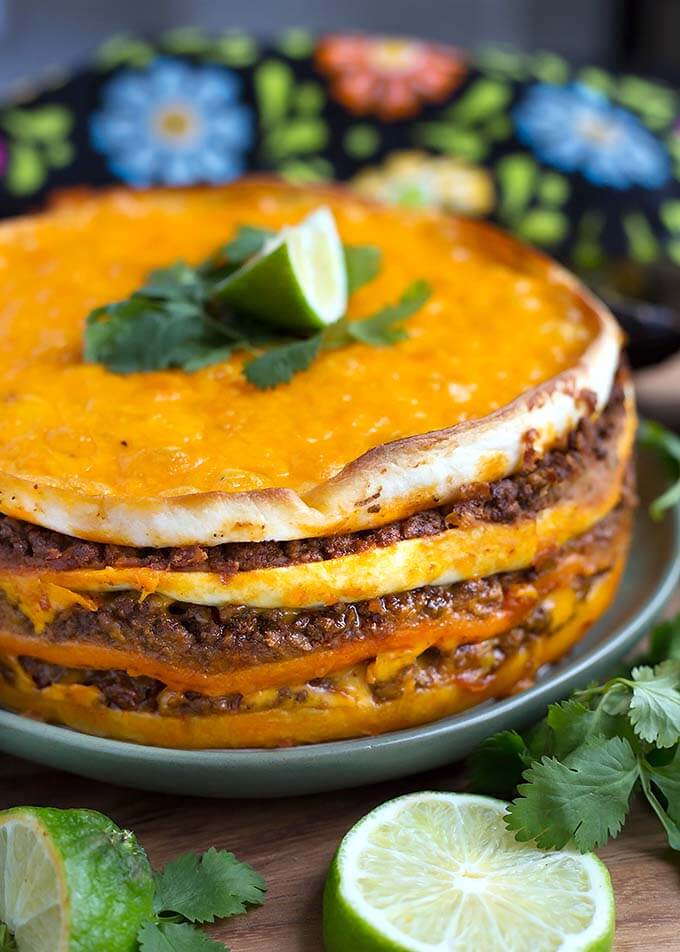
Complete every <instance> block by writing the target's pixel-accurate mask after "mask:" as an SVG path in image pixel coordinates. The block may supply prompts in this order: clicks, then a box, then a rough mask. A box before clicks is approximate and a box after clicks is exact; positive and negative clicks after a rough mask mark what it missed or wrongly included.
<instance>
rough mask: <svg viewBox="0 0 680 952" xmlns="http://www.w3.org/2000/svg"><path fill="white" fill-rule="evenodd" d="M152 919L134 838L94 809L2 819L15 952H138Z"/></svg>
mask: <svg viewBox="0 0 680 952" xmlns="http://www.w3.org/2000/svg"><path fill="white" fill-rule="evenodd" d="M152 915H153V876H152V872H151V867H150V865H149V861H148V859H147V856H146V853H145V852H144V850H143V849H142V848H141V847H140V846H139V844H138V843H137V841H136V839H135V837H134V836H133V835H132V833H128V832H127V831H125V830H121V829H120V828H119V827H117V826H116V825H115V823H113V822H112V821H111V820H109V819H108V817H105V816H102V814H101V813H97V812H95V811H94V810H56V809H51V808H39V807H16V808H14V809H12V810H4V811H2V812H0V920H1V921H2V922H3V923H5V924H6V925H7V927H8V928H9V930H10V932H11V933H12V935H13V936H14V941H15V943H16V947H17V949H18V952H133V950H135V949H136V948H137V932H138V931H139V928H140V925H141V923H142V922H143V921H144V920H146V919H149V918H151V916H152Z"/></svg>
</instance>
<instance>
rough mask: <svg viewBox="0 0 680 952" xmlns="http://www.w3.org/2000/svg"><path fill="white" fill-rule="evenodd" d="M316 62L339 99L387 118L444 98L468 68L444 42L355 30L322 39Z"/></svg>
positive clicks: (355, 109) (352, 108)
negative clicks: (391, 36)
mask: <svg viewBox="0 0 680 952" xmlns="http://www.w3.org/2000/svg"><path fill="white" fill-rule="evenodd" d="M316 64H317V66H318V68H319V69H320V70H321V72H323V73H325V74H326V75H327V76H329V77H330V80H331V93H332V95H333V96H334V97H335V98H336V99H337V100H338V101H339V102H341V103H342V104H343V105H344V106H346V107H347V108H348V109H349V110H350V111H351V112H354V113H357V114H358V115H367V114H371V115H375V116H378V117H379V118H380V119H383V120H390V119H406V118H409V117H410V116H415V115H417V114H418V113H419V112H420V110H421V109H422V107H423V105H424V104H425V103H428V102H439V101H441V100H442V99H444V98H445V97H446V96H447V95H448V93H450V92H451V90H453V89H455V88H456V86H457V85H458V84H459V83H460V82H461V80H462V79H463V77H464V76H465V73H466V71H467V67H466V65H465V63H464V61H463V60H462V58H461V56H460V54H459V53H458V52H457V51H456V50H454V49H450V48H448V47H445V46H439V45H438V44H435V43H425V42H420V41H418V40H403V39H397V38H390V37H370V36H361V35H352V34H346V35H337V36H327V37H325V38H324V39H322V40H321V42H320V43H319V45H318V47H317V50H316Z"/></svg>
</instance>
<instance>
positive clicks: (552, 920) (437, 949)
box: [324, 793, 615, 952]
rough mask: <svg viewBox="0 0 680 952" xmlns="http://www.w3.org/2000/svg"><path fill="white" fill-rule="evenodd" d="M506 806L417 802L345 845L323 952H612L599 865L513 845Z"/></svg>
mask: <svg viewBox="0 0 680 952" xmlns="http://www.w3.org/2000/svg"><path fill="white" fill-rule="evenodd" d="M505 809H506V804H504V803H502V802H501V801H498V800H494V799H492V798H489V797H478V796H472V795H467V794H451V793H419V794H410V795H408V796H406V797H401V798H399V799H397V800H393V801H390V802H388V803H386V804H384V805H383V806H381V807H378V808H377V809H376V810H374V811H373V812H372V813H370V814H369V815H368V816H367V817H365V818H364V819H363V820H361V821H360V822H359V823H358V824H357V825H356V826H355V827H354V828H353V829H352V830H351V831H350V832H349V833H348V834H347V836H346V837H345V839H344V840H343V842H342V843H341V845H340V848H339V850H338V852H337V854H336V857H335V860H334V862H333V865H332V868H331V872H330V874H329V878H328V881H327V884H326V890H325V895H324V940H325V946H326V950H327V952H344V950H348V949H352V952H451V950H460V952H463V950H466V952H467V950H469V949H475V952H525V950H527V949H531V950H532V952H558V950H559V952H608V950H610V949H611V948H612V943H613V936H614V921H615V909H614V897H613V892H612V888H611V881H610V879H609V873H608V871H607V869H606V867H605V866H604V864H603V863H602V862H601V861H600V860H599V859H598V858H597V857H596V856H594V855H593V854H586V855H582V854H580V853H578V852H577V851H576V850H575V849H565V850H562V851H559V852H553V853H546V852H543V851H540V850H538V849H537V848H536V847H535V846H534V845H533V844H531V843H529V844H526V843H518V842H517V841H516V840H515V839H514V836H513V835H512V833H510V832H509V831H508V830H507V829H506V827H505V824H504V822H503V816H504V814H505Z"/></svg>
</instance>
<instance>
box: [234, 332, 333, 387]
mask: <svg viewBox="0 0 680 952" xmlns="http://www.w3.org/2000/svg"><path fill="white" fill-rule="evenodd" d="M320 349H321V334H315V335H314V337H308V338H307V339H306V340H298V341H295V342H294V343H292V344H284V345H283V346H281V347H272V349H271V350H267V351H265V353H264V354H262V355H261V356H259V357H256V358H255V359H254V360H249V361H248V362H247V363H246V365H245V367H244V373H245V375H246V380H247V381H248V382H249V383H252V384H254V385H255V386H256V387H259V388H260V390H267V389H268V388H269V387H275V386H276V385H277V384H279V383H288V382H289V381H290V380H291V379H292V377H293V376H294V374H296V373H299V371H301V370H306V369H307V368H308V367H309V366H310V364H311V363H312V362H313V361H314V359H315V358H316V357H317V356H318V354H319V351H320Z"/></svg>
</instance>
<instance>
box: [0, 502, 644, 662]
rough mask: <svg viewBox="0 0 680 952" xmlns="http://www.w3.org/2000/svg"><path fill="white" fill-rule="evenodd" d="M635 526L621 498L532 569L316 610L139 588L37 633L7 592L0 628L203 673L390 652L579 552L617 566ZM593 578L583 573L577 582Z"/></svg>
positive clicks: (472, 614) (499, 607) (494, 609)
mask: <svg viewBox="0 0 680 952" xmlns="http://www.w3.org/2000/svg"><path fill="white" fill-rule="evenodd" d="M629 527H630V509H629V508H628V507H627V506H626V505H625V504H621V505H620V506H618V507H617V508H616V509H615V510H613V511H612V512H611V513H609V515H608V516H606V517H605V518H604V519H602V520H601V521H600V522H599V523H597V524H596V525H595V526H594V527H593V528H592V529H591V530H589V531H588V532H587V533H585V534H583V535H582V536H580V537H578V538H576V539H573V540H571V541H570V542H568V543H567V544H566V545H564V546H562V547H561V548H560V549H557V550H553V551H551V552H546V553H545V554H544V556H543V557H542V558H541V560H540V561H539V562H538V563H537V564H536V565H534V566H532V567H531V568H529V569H525V570H523V571H519V572H505V573H499V574H497V575H492V576H488V577H486V578H479V579H471V580H468V581H463V582H458V583H455V584H452V585H429V586H425V587H423V588H419V589H413V590H411V591H406V592H400V593H396V594H391V595H384V596H382V597H380V598H373V599H369V600H366V601H362V602H354V603H338V604H336V605H332V606H328V607H323V608H315V609H302V610H295V611H293V610H288V609H258V608H251V607H249V606H245V605H224V606H219V607H217V606H204V605H193V604H188V603H185V602H175V601H172V600H170V599H169V598H167V597H165V596H160V595H149V596H147V597H146V598H144V597H142V595H141V593H139V592H134V591H124V592H113V593H105V594H99V595H94V596H91V595H88V598H92V600H93V601H94V602H95V604H96V610H90V609H88V608H86V607H83V606H81V605H73V606H71V607H70V608H68V609H66V610H64V611H62V612H61V613H60V614H58V615H57V616H56V617H55V618H54V620H53V621H51V622H49V623H48V624H47V625H46V626H45V628H44V630H43V631H41V633H40V635H39V636H36V635H35V632H34V630H33V627H32V625H31V623H30V622H29V620H28V619H27V618H26V617H25V616H24V615H23V614H22V613H21V611H20V610H19V609H18V608H17V607H15V606H13V605H12V604H11V603H10V602H9V601H8V600H7V599H6V598H0V630H4V631H6V632H10V633H11V632H13V633H17V634H21V635H25V636H29V637H31V636H33V637H39V639H40V641H41V642H44V643H49V644H52V645H59V644H67V643H68V644H74V643H77V644H80V645H96V646H103V647H106V648H112V649H124V650H125V651H127V652H133V653H136V654H138V655H140V656H143V657H144V658H148V659H153V660H155V661H159V662H163V663H165V664H168V665H171V666H173V667H178V668H184V669H189V670H191V671H197V672H200V673H201V674H202V675H210V674H219V673H224V672H234V671H238V670H243V669H247V668H250V667H255V666H257V665H261V664H266V663H270V662H279V661H286V660H289V659H295V658H300V657H302V656H304V655H309V654H311V653H313V652H315V651H318V650H328V649H331V650H332V649H337V648H340V647H342V646H345V645H347V644H352V645H356V644H357V643H361V642H362V641H365V642H367V643H369V642H370V643H371V644H373V645H374V644H376V643H377V644H378V645H380V644H383V643H384V644H386V645H387V648H386V649H384V650H388V648H389V639H390V636H391V635H392V634H393V633H395V632H400V631H402V630H403V629H404V628H408V627H409V626H417V625H419V624H422V623H423V621H434V622H437V623H438V624H439V625H441V626H442V627H444V626H445V625H450V626H451V628H452V629H453V630H455V628H456V627H461V626H462V625H464V624H465V623H466V622H467V621H475V620H483V619H485V618H486V619H491V618H492V616H494V615H497V614H499V613H500V612H502V611H503V609H504V608H506V607H507V604H508V600H511V599H512V598H513V597H515V595H516V592H517V591H518V590H522V589H525V588H526V587H527V586H535V587H536V588H537V589H539V588H541V585H542V582H543V581H544V580H545V579H546V578H547V577H548V576H551V577H553V578H556V579H559V577H560V569H561V568H562V567H563V566H564V565H565V564H566V563H567V560H568V559H569V558H570V557H571V556H575V555H577V556H578V555H581V556H583V558H584V560H585V561H586V562H587V565H588V567H589V569H588V573H587V574H588V575H597V574H599V573H602V572H605V571H608V570H609V569H610V568H611V566H612V565H613V564H614V562H615V561H616V559H617V558H618V557H620V556H621V554H622V552H624V551H625V547H626V545H627V542H628V536H629ZM586 581H587V579H584V578H583V577H581V576H577V577H576V578H575V579H574V581H573V584H574V585H575V586H578V585H580V584H585V582H586ZM529 607H530V606H529ZM529 607H528V608H527V611H528V610H529Z"/></svg>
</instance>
